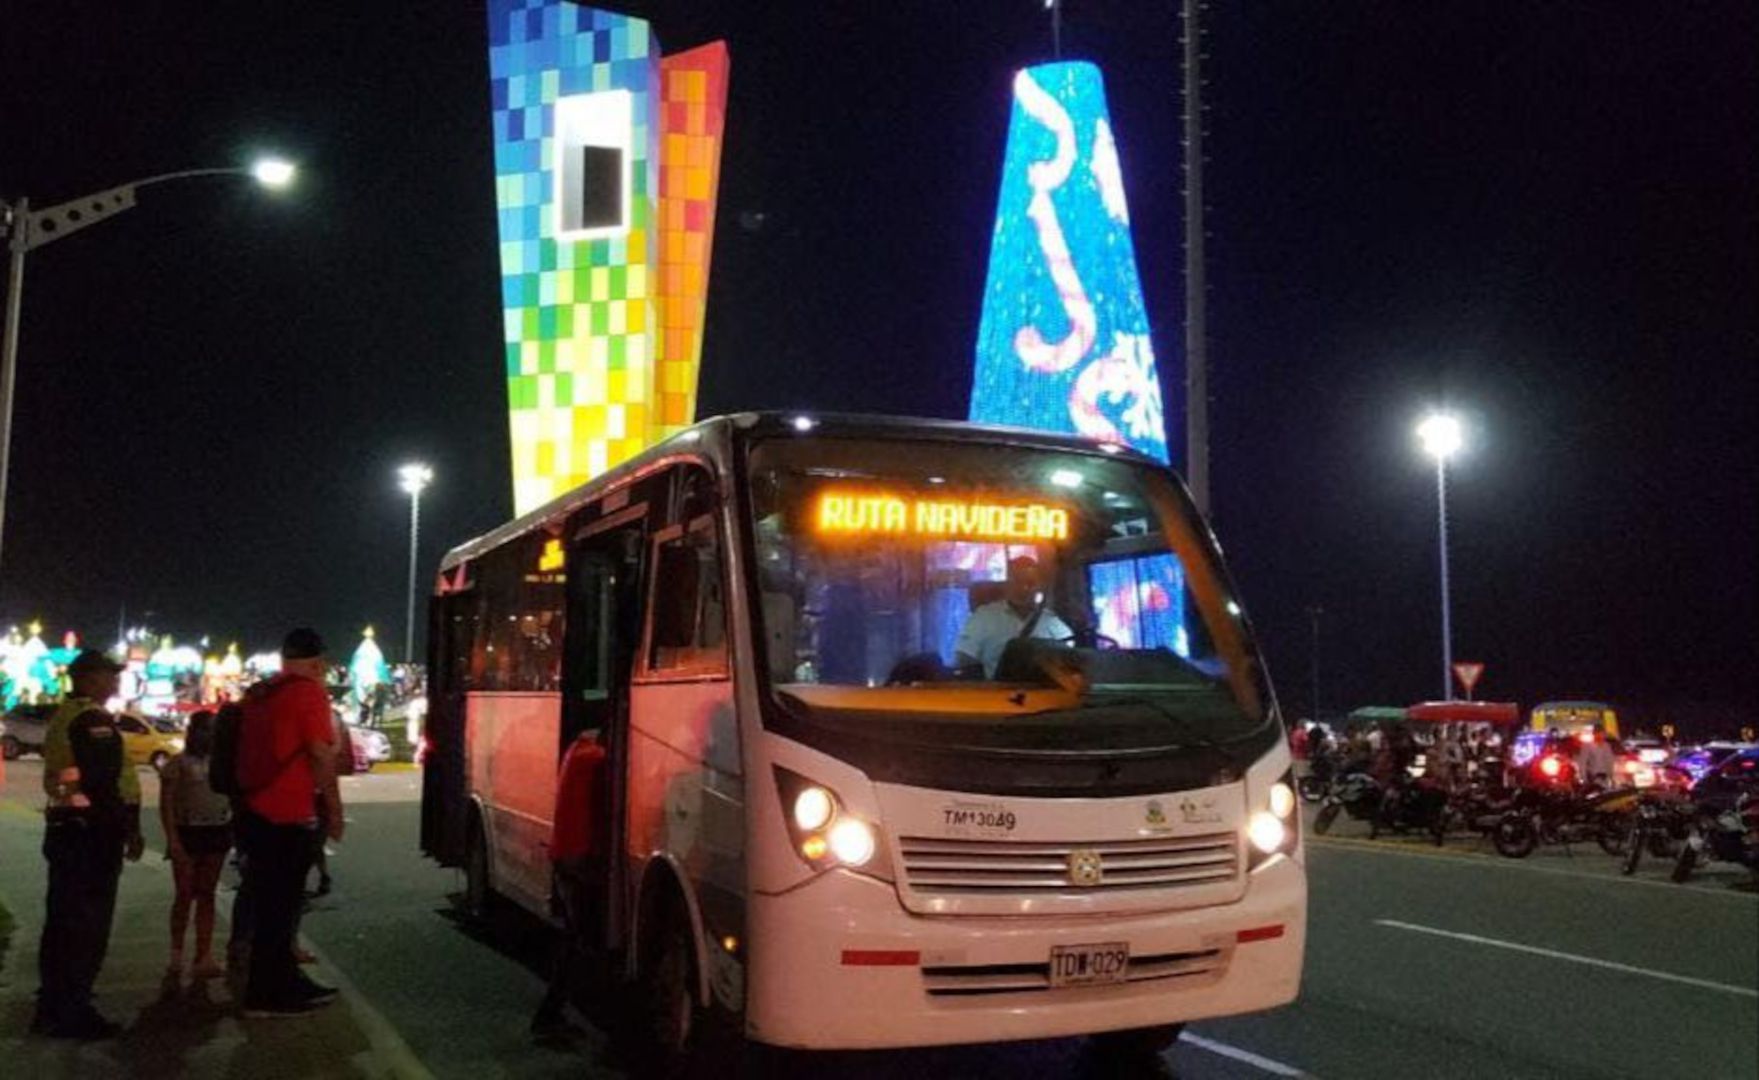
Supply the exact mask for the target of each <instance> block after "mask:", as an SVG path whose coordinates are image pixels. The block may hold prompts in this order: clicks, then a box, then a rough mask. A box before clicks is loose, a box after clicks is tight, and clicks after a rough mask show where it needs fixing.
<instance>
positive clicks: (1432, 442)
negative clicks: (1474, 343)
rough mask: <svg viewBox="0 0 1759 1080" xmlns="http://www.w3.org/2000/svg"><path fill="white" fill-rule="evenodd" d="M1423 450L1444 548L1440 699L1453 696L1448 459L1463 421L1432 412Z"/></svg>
mask: <svg viewBox="0 0 1759 1080" xmlns="http://www.w3.org/2000/svg"><path fill="white" fill-rule="evenodd" d="M1417 437H1418V438H1419V439H1420V440H1422V442H1423V449H1424V451H1425V452H1426V453H1428V454H1429V456H1430V457H1432V458H1434V459H1435V522H1436V532H1437V534H1438V536H1439V539H1440V547H1441V699H1442V700H1443V701H1447V700H1448V699H1450V698H1452V697H1453V687H1454V630H1453V611H1452V599H1451V594H1450V592H1449V589H1448V458H1450V457H1452V456H1453V455H1454V454H1456V453H1458V452H1459V449H1460V446H1461V444H1462V443H1463V442H1464V441H1465V436H1464V435H1463V433H1462V432H1461V429H1460V421H1459V420H1458V419H1457V418H1455V417H1453V416H1451V415H1449V414H1447V413H1439V412H1438V413H1431V414H1429V415H1428V416H1426V417H1424V419H1423V422H1422V423H1420V424H1418V425H1417Z"/></svg>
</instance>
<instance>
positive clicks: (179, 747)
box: [165, 739, 183, 754]
mask: <svg viewBox="0 0 1759 1080" xmlns="http://www.w3.org/2000/svg"><path fill="white" fill-rule="evenodd" d="M165 745H166V746H169V747H170V748H171V749H173V750H175V751H176V752H177V753H179V754H181V753H183V740H182V739H167V740H166V742H165Z"/></svg>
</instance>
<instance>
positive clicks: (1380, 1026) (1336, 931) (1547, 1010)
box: [0, 763, 1759, 1080]
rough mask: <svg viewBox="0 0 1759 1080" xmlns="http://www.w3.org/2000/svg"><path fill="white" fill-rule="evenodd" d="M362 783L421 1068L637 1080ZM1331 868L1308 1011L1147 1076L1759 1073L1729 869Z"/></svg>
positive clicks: (382, 973) (1750, 978)
mask: <svg viewBox="0 0 1759 1080" xmlns="http://www.w3.org/2000/svg"><path fill="white" fill-rule="evenodd" d="M20 765H28V763H13V765H12V769H13V771H14V774H15V775H14V776H13V777H11V778H10V780H11V781H12V784H13V785H16V783H17V781H18V780H19V779H20V777H19V776H18V775H16V774H17V773H18V771H19V766H20ZM350 784H351V790H350V795H351V796H352V799H351V809H350V819H351V824H350V827H349V835H348V837H347V839H346V841H345V842H344V843H343V844H342V845H341V846H340V849H339V851H338V853H337V855H336V856H335V857H334V859H333V861H332V870H333V872H334V874H335V876H336V891H335V893H334V894H333V895H332V896H331V897H329V898H327V899H325V900H324V901H322V902H320V903H319V904H317V905H316V906H315V907H314V908H313V910H312V911H311V912H310V913H309V914H308V915H307V917H306V919H305V923H304V931H305V934H306V935H307V937H308V938H309V939H310V940H311V941H312V942H313V943H314V944H315V945H316V947H317V949H318V951H320V952H321V953H322V954H323V955H324V957H325V958H326V960H328V961H329V962H330V964H331V965H333V966H334V968H335V969H336V970H337V971H339V972H341V973H343V974H345V976H346V978H347V979H348V980H349V981H350V982H351V983H352V984H353V987H354V988H355V989H356V990H357V991H358V992H359V993H361V994H362V995H364V996H365V997H366V998H367V999H368V1000H370V1001H371V1002H372V1004H373V1006H374V1007H375V1008H376V1010H377V1011H378V1013H379V1014H380V1015H381V1016H382V1017H383V1018H384V1019H385V1021H387V1022H388V1024H389V1026H390V1027H391V1029H393V1030H394V1032H395V1034H396V1036H397V1037H399V1038H401V1040H402V1041H403V1042H404V1043H406V1044H407V1046H408V1048H409V1050H410V1051H411V1052H412V1054H413V1056H414V1058H416V1059H418V1060H419V1061H420V1062H421V1064H422V1065H424V1066H425V1067H426V1069H427V1070H428V1071H429V1072H431V1073H432V1074H433V1075H434V1076H436V1077H442V1078H450V1077H460V1078H462V1077H473V1078H474V1077H485V1076H486V1077H551V1076H555V1077H562V1076H569V1077H578V1076H582V1075H586V1076H616V1075H622V1070H621V1068H620V1067H619V1064H618V1063H617V1062H616V1061H615V1059H614V1057H613V1056H612V1055H611V1053H610V1051H609V1048H608V1045H607V1040H606V1039H605V1037H604V1035H603V1033H602V1032H600V1031H597V1030H594V1029H591V1028H588V1029H583V1030H582V1031H581V1032H580V1033H579V1034H578V1036H577V1037H576V1038H574V1039H572V1040H568V1041H565V1042H561V1043H555V1044H549V1045H535V1044H533V1043H532V1042H531V1040H530V1039H529V1038H528V1037H527V1035H526V1033H525V1025H526V1022H527V1020H528V1019H529V1016H530V1011H531V1009H532V1008H533V1007H534V1006H535V1004H536V1002H537V1000H538V998H539V997H540V996H541V994H542V991H543V985H544V979H543V971H544V968H545V965H546V964H547V962H548V961H547V958H548V955H549V951H548V950H549V945H550V942H549V940H548V939H547V937H546V936H545V935H544V933H543V932H542V931H541V930H540V929H538V928H536V927H533V926H530V925H527V924H525V923H524V922H523V921H521V920H518V919H514V920H511V921H509V922H508V923H507V924H505V925H503V926H501V927H500V928H498V930H497V932H496V933H495V934H494V935H493V936H492V938H491V937H485V936H484V935H482V934H480V933H479V932H477V931H475V930H473V929H471V928H470V927H468V926H466V925H464V924H463V923H461V922H460V921H459V920H458V919H457V918H456V917H455V916H454V914H453V908H452V904H451V901H450V896H451V894H452V893H454V892H456V891H457V890H458V889H459V887H460V886H461V883H462V882H461V879H460V878H459V876H458V875H457V874H456V872H454V871H449V870H441V869H439V868H437V867H434V866H433V865H432V864H431V863H428V862H427V861H426V860H424V859H423V858H421V856H420V855H419V854H418V853H417V851H416V844H415V836H416V831H417V819H418V808H417V805H416V803H414V802H413V801H410V800H411V799H412V797H413V795H414V792H415V784H414V777H413V776H412V775H410V774H391V775H386V776H374V777H368V778H360V779H356V780H353V781H350ZM9 786H11V785H9ZM4 824H5V823H4V822H0V825H4ZM1340 831H1346V830H1344V827H1342V826H1340ZM1308 865H1309V873H1310V881H1311V910H1310V930H1309V938H1308V954H1307V968H1306V976H1305V980H1304V984H1303V989H1302V996H1301V999H1300V1000H1299V1001H1298V1002H1297V1003H1296V1004H1294V1005H1292V1006H1290V1007H1288V1008H1285V1009H1281V1010H1278V1011H1276V1012H1274V1013H1268V1014H1263V1015H1258V1016H1251V1017H1241V1018H1235V1019H1229V1020H1220V1021H1211V1022H1205V1023H1202V1024H1198V1025H1194V1026H1193V1028H1192V1029H1191V1030H1190V1031H1189V1032H1188V1033H1187V1039H1186V1040H1185V1041H1183V1042H1181V1044H1180V1045H1179V1046H1178V1047H1177V1048H1176V1049H1175V1050H1174V1051H1173V1052H1172V1053H1171V1054H1170V1055H1169V1056H1168V1059H1167V1061H1166V1062H1165V1063H1164V1065H1163V1066H1162V1067H1161V1069H1159V1070H1157V1069H1154V1068H1147V1069H1143V1070H1141V1071H1142V1072H1143V1073H1144V1074H1145V1075H1156V1074H1158V1075H1168V1074H1171V1075H1174V1076H1178V1077H1186V1078H1205V1077H1265V1076H1291V1075H1311V1076H1317V1077H1326V1078H1333V1080H1335V1078H1339V1077H1352V1078H1355V1077H1363V1078H1374V1077H1399V1078H1409V1077H1414V1076H1421V1077H1424V1078H1426V1080H1441V1078H1446V1077H1483V1076H1496V1077H1639V1076H1640V1077H1649V1078H1653V1077H1672V1076H1678V1077H1750V1076H1755V1075H1759V895H1755V893H1753V892H1752V891H1750V889H1748V888H1746V887H1745V885H1744V878H1741V877H1737V876H1736V875H1735V874H1733V873H1731V872H1729V871H1728V870H1725V869H1717V868H1712V870H1711V871H1710V872H1708V873H1702V874H1700V876H1699V878H1698V879H1697V880H1696V881H1695V882H1694V883H1692V884H1691V885H1688V886H1676V885H1673V884H1671V883H1669V882H1668V881H1667V880H1666V878H1665V867H1663V866H1660V865H1656V864H1646V865H1645V868H1644V870H1643V871H1641V872H1640V873H1639V875H1638V876H1637V877H1635V878H1621V877H1620V876H1618V874H1617V872H1616V867H1615V866H1614V865H1613V860H1612V859H1611V858H1609V857H1607V856H1606V855H1604V854H1602V853H1600V851H1599V850H1598V849H1597V848H1592V847H1586V848H1577V849H1576V850H1575V851H1574V853H1573V854H1565V853H1563V852H1561V851H1554V850H1547V851H1542V852H1541V853H1539V854H1537V855H1535V856H1534V857H1533V858H1531V859H1528V860H1524V861H1521V862H1514V861H1510V860H1506V859H1501V858H1498V857H1496V856H1494V855H1493V854H1490V853H1487V852H1484V851H1480V850H1474V845H1472V844H1470V843H1468V842H1460V843H1453V844H1450V846H1449V847H1447V848H1444V849H1442V851H1440V852H1439V853H1438V852H1436V851H1434V849H1431V848H1429V847H1427V845H1416V844H1412V845H1405V844H1403V843H1401V842H1398V841H1391V842H1389V841H1379V842H1372V843H1371V842H1369V841H1367V840H1365V839H1351V838H1350V837H1349V836H1348V835H1347V834H1346V835H1345V836H1343V837H1334V838H1326V839H1323V840H1317V841H1315V842H1314V843H1313V844H1312V845H1311V847H1310V850H1309V862H1308ZM0 873H3V868H0ZM787 1063H788V1064H789V1065H791V1066H793V1067H794V1068H795V1070H797V1071H800V1072H803V1073H805V1074H807V1075H820V1076H827V1077H829V1076H835V1077H837V1078H838V1080H848V1078H852V1077H880V1076H896V1075H911V1076H934V1075H950V1076H961V1077H973V1076H997V1077H999V1076H1018V1075H1021V1074H1023V1073H1034V1074H1038V1075H1041V1076H1045V1077H1050V1076H1079V1075H1107V1076H1116V1075H1119V1071H1118V1069H1117V1068H1116V1067H1115V1066H1112V1065H1111V1064H1110V1063H1107V1064H1105V1065H1101V1064H1099V1063H1096V1062H1094V1061H1092V1060H1091V1059H1090V1058H1089V1056H1088V1054H1087V1053H1086V1051H1085V1047H1084V1044H1083V1043H1081V1042H1080V1041H1079V1040H1061V1041H1056V1042H1048V1043H1035V1044H1025V1045H1000V1046H989V1047H969V1048H956V1049H949V1050H939V1051H914V1052H908V1053H886V1054H837V1055H822V1056H808V1057H804V1058H802V1057H795V1058H791V1059H789V1060H788V1062H787Z"/></svg>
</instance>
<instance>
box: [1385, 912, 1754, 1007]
mask: <svg viewBox="0 0 1759 1080" xmlns="http://www.w3.org/2000/svg"><path fill="white" fill-rule="evenodd" d="M1374 922H1375V925H1377V926H1390V927H1392V928H1393V929H1395V930H1412V931H1415V932H1417V933H1419V934H1434V935H1435V936H1436V937H1445V938H1453V939H1454V940H1455V941H1469V942H1471V943H1472V944H1474V945H1490V946H1493V947H1495V948H1498V949H1510V950H1512V951H1514V952H1524V953H1532V954H1533V955H1534V956H1545V957H1550V958H1551V959H1553V960H1568V961H1569V962H1571V963H1573V964H1587V965H1588V966H1589V967H1597V968H1606V969H1607V970H1608V971H1622V972H1624V973H1625V974H1627V975H1647V976H1649V977H1650V978H1651V979H1663V980H1666V981H1667V982H1674V983H1680V984H1682V985H1685V986H1696V987H1698V988H1700V989H1703V990H1720V991H1721V992H1723V993H1725V994H1737V995H1739V996H1741V997H1750V998H1759V990H1755V989H1753V988H1751V987H1746V986H1733V985H1730V984H1729V983H1719V982H1712V981H1711V980H1709V979H1694V978H1692V977H1691V976H1690V975H1675V974H1674V973H1673V972H1671V971H1655V970H1653V969H1651V968H1640V967H1633V966H1631V965H1630V964H1620V963H1617V962H1615V961H1612V960H1597V959H1595V958H1594V957H1592V956H1577V955H1576V954H1575V953H1567V952H1558V951H1556V950H1555V949H1542V948H1540V947H1539V946H1537V945H1522V944H1520V943H1519V942H1515V941H1503V940H1501V939H1499V938H1492V937H1481V936H1479V935H1478V934H1462V933H1460V932H1459V931H1457V930H1438V929H1436V928H1435V927H1433V926H1419V925H1418V924H1416V923H1408V922H1400V921H1399V920H1397V919H1376V920H1374Z"/></svg>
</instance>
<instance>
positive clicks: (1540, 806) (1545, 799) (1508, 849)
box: [1491, 784, 1637, 859]
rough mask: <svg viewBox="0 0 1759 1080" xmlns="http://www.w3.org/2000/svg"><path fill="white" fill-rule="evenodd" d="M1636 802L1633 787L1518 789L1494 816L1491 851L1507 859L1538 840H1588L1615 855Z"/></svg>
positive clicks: (1522, 854) (1529, 848) (1521, 856)
mask: <svg viewBox="0 0 1759 1080" xmlns="http://www.w3.org/2000/svg"><path fill="white" fill-rule="evenodd" d="M1636 802H1637V791H1636V789H1635V788H1613V789H1612V790H1610V791H1591V792H1588V793H1586V794H1582V795H1578V794H1576V793H1575V792H1574V791H1572V790H1571V789H1570V788H1568V787H1564V786H1560V785H1550V784H1546V785H1536V786H1531V787H1524V788H1522V789H1520V790H1519V791H1518V792H1516V793H1515V798H1514V802H1513V805H1512V806H1510V808H1509V809H1508V810H1506V811H1505V812H1504V813H1503V815H1502V817H1501V818H1500V819H1498V821H1497V823H1496V829H1495V831H1494V832H1493V833H1492V834H1491V842H1492V843H1493V844H1494V845H1495V846H1496V850H1497V854H1499V855H1502V856H1504V857H1506V858H1510V859H1525V858H1526V857H1527V856H1529V855H1531V854H1533V852H1534V849H1536V848H1537V847H1538V846H1539V845H1540V844H1542V843H1544V844H1564V845H1566V846H1567V845H1569V844H1575V843H1581V842H1582V841H1585V840H1588V839H1590V838H1592V839H1593V840H1594V841H1595V842H1597V843H1598V844H1599V845H1600V848H1601V850H1602V851H1605V852H1606V853H1607V854H1608V855H1619V854H1622V853H1623V852H1624V846H1625V841H1626V839H1627V838H1628V836H1629V834H1630V825H1629V818H1628V815H1629V814H1630V813H1631V812H1632V811H1633V810H1634V809H1635V808H1636Z"/></svg>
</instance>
